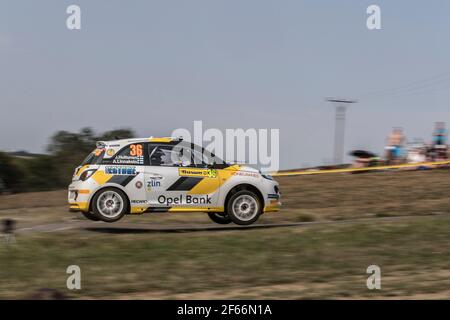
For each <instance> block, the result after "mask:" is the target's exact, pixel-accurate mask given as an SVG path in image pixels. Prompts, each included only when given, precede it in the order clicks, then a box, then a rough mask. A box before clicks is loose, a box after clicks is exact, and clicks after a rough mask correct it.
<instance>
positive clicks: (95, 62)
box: [0, 0, 450, 168]
mask: <svg viewBox="0 0 450 320" xmlns="http://www.w3.org/2000/svg"><path fill="white" fill-rule="evenodd" d="M70 4H77V5H79V6H80V7H81V10H82V29H81V30H79V31H69V30H68V29H67V28H66V25H65V21H66V18H67V14H66V12H65V11H66V7H67V6H68V5H70ZM370 4H378V5H379V6H380V7H381V10H382V30H377V31H369V30H368V29H367V27H366V18H367V14H366V8H367V6H368V5H370ZM449 33H450V2H449V1H446V0H431V1H411V0H408V1H407V0H395V1H375V0H373V1H364V0H341V1H335V0H333V1H331V0H330V1H314V0H308V1H300V0H282V1H275V0H271V1H267V0H246V1H237V0H191V1H181V0H180V1H174V0H169V1H168V0H165V1H162V0H161V1H101V0H96V1H80V0H78V1H56V0H54V1H47V0H46V1H20V0H14V1H13V0H8V1H7V0H2V1H1V3H0V88H1V89H0V106H1V111H2V112H1V115H2V116H1V118H0V135H1V136H2V139H1V140H0V149H1V150H8V151H12V150H19V149H25V150H28V151H33V152H41V151H43V150H44V148H45V145H46V144H47V142H48V138H49V136H51V135H52V134H53V133H54V132H55V131H56V130H69V131H78V130H79V129H80V128H82V127H86V126H89V127H92V128H94V129H95V130H97V131H103V130H109V129H112V128H119V127H130V128H132V129H134V130H135V131H136V132H137V133H138V134H139V135H141V136H150V135H168V134H170V133H171V132H172V130H173V129H175V128H180V127H182V128H191V127H192V123H193V121H194V120H203V121H204V126H206V127H215V128H220V129H225V128H238V127H242V128H279V129H280V139H281V150H280V152H281V154H280V155H281V166H282V168H289V167H299V166H301V165H306V164H310V165H313V164H321V163H322V162H323V161H324V160H325V159H330V158H331V157H332V144H333V130H334V129H333V126H334V123H333V121H334V115H333V112H332V108H331V106H329V105H328V104H327V103H326V102H324V97H327V96H339V97H340V96H343V97H351V98H359V99H360V102H359V103H358V104H357V105H355V106H354V107H351V109H350V110H349V113H348V123H347V136H346V137H347V141H346V149H347V150H350V149H353V148H365V149H369V150H373V151H376V152H381V151H382V148H383V144H384V140H385V136H386V135H387V134H388V132H389V131H390V129H391V127H393V126H403V127H404V128H405V132H406V134H407V136H408V138H414V137H423V138H426V139H429V137H430V136H431V131H432V127H433V122H434V121H437V120H442V121H447V122H450V111H449V110H450V109H449V104H450V90H449V89H450V76H448V75H447V76H445V75H444V76H443V78H432V77H434V76H435V75H439V74H441V73H444V72H448V71H450V61H449V57H450V42H449V41H448V39H449V37H448V35H449ZM427 78H431V79H432V80H430V81H431V82H430V83H428V82H424V83H425V85H424V86H422V84H423V82H418V84H417V86H413V87H406V90H404V89H400V90H399V91H398V92H399V94H398V95H397V91H387V92H386V93H387V94H386V95H384V96H381V97H378V98H376V97H377V96H376V95H372V96H370V95H369V96H364V94H365V93H367V92H372V91H379V90H386V89H390V88H397V87H402V86H405V85H406V86H407V85H408V84H410V83H413V82H414V81H416V80H423V79H427ZM428 84H429V85H428ZM393 93H395V94H393ZM364 97H365V98H364Z"/></svg>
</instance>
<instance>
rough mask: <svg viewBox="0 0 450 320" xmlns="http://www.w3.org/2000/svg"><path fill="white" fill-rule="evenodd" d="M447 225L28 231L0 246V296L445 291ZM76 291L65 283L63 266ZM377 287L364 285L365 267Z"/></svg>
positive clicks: (425, 221) (422, 221) (441, 221)
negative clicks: (376, 276) (376, 275)
mask: <svg viewBox="0 0 450 320" xmlns="http://www.w3.org/2000/svg"><path fill="white" fill-rule="evenodd" d="M449 240H450V219H449V218H448V217H418V218H414V219H408V220H401V221H400V220H397V221H395V222H381V221H380V222H370V223H369V222H365V223H363V222H361V223H357V224H356V223H355V224H340V225H328V224H327V225H316V226H311V227H295V228H291V227H290V228H276V229H275V228H274V229H265V230H248V231H222V232H198V233H186V234H185V233H181V234H173V233H168V234H161V233H146V234H104V233H85V232H66V233H64V234H63V233H51V234H30V235H23V236H20V237H18V238H17V244H16V245H14V246H10V247H6V246H4V245H3V246H1V247H0V261H1V268H0V297H1V298H21V297H24V296H26V294H28V293H30V292H33V291H34V290H36V289H39V288H44V287H45V288H55V289H58V290H60V291H62V292H63V293H64V294H66V295H68V296H69V297H71V298H120V297H131V298H132V297H137V298H180V297H185V298H186V297H187V298H213V299H214V298H221V297H225V298H237V297H240V298H242V297H248V298H283V299H284V298H317V297H322V298H323V297H324V298H349V297H358V298H359V297H363V298H370V297H408V296H414V295H419V296H420V295H426V294H438V297H441V295H445V294H447V293H446V290H448V288H449V284H450V280H449V279H450V278H449V277H448V276H449V275H450V267H449V264H448V261H450V241H449ZM71 264H76V265H79V266H80V267H81V270H82V290H81V291H77V292H75V291H68V290H67V289H66V287H65V283H66V277H67V275H66V273H65V270H66V268H67V266H69V265H71ZM371 264H377V265H379V266H380V267H381V268H382V277H383V278H382V288H383V289H382V290H381V291H376V292H374V291H369V290H368V289H367V288H366V278H367V275H366V273H365V271H366V268H367V266H369V265H371Z"/></svg>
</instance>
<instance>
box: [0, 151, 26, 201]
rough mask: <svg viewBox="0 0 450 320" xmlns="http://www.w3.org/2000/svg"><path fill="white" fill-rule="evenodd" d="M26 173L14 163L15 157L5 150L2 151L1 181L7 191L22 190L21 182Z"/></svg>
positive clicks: (0, 153) (0, 164)
mask: <svg viewBox="0 0 450 320" xmlns="http://www.w3.org/2000/svg"><path fill="white" fill-rule="evenodd" d="M23 178H24V173H23V172H22V171H21V170H20V168H19V167H18V166H17V165H16V164H15V163H14V161H13V158H12V157H11V156H9V155H8V154H6V153H4V152H0V181H2V184H3V187H4V188H5V189H6V190H7V191H11V192H18V191H21V183H22V179H23Z"/></svg>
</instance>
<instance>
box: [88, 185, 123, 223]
mask: <svg viewBox="0 0 450 320" xmlns="http://www.w3.org/2000/svg"><path fill="white" fill-rule="evenodd" d="M92 209H93V211H94V215H95V216H96V217H97V218H99V219H100V220H102V221H105V222H115V221H118V220H120V219H121V218H122V217H123V216H124V214H125V213H126V212H127V211H128V201H127V197H126V195H125V193H124V192H123V191H121V190H119V189H116V188H106V189H103V190H101V191H100V192H98V193H97V194H96V195H95V197H94V199H93V200H92Z"/></svg>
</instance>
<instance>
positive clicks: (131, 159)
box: [113, 155, 144, 164]
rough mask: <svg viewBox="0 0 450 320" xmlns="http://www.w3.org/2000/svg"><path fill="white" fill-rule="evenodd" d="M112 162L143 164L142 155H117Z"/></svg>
mask: <svg viewBox="0 0 450 320" xmlns="http://www.w3.org/2000/svg"><path fill="white" fill-rule="evenodd" d="M113 163H115V164H144V156H126V155H117V156H116V157H115V158H114V160H113Z"/></svg>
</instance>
